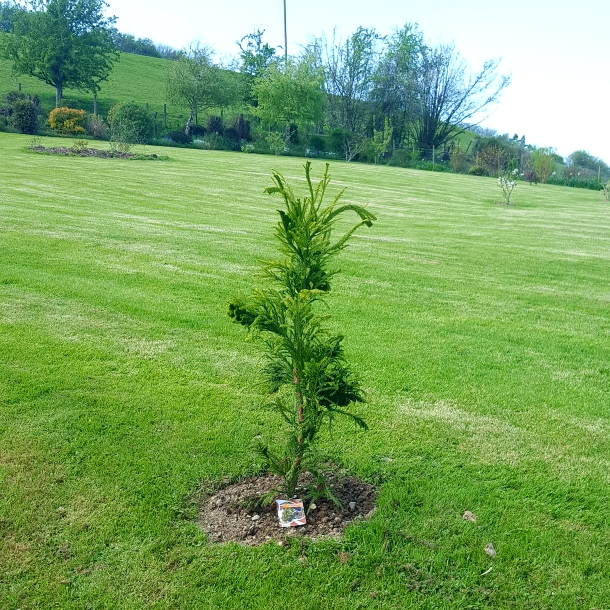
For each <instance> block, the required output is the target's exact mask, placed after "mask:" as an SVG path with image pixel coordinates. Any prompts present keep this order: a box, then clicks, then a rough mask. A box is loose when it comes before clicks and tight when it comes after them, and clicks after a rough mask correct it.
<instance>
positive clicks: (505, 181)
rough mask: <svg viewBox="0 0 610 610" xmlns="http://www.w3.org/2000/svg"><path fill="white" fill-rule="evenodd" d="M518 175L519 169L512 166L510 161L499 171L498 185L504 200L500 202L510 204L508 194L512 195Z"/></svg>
mask: <svg viewBox="0 0 610 610" xmlns="http://www.w3.org/2000/svg"><path fill="white" fill-rule="evenodd" d="M518 175H519V170H518V169H517V168H516V167H514V163H510V164H509V166H508V168H507V169H506V170H505V171H503V172H500V175H499V176H498V186H499V187H500V189H502V195H503V196H504V201H503V202H500V203H505V204H506V205H510V196H511V195H512V192H513V189H514V188H515V186H517V182H516V180H517V176H518Z"/></svg>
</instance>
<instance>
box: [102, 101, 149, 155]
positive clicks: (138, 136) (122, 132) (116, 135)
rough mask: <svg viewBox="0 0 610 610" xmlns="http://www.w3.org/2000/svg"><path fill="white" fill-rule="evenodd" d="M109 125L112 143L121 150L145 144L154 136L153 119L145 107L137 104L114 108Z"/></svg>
mask: <svg viewBox="0 0 610 610" xmlns="http://www.w3.org/2000/svg"><path fill="white" fill-rule="evenodd" d="M108 123H109V125H110V141H111V142H112V143H113V144H114V145H115V146H117V147H118V148H119V149H121V148H122V149H125V148H127V149H128V148H130V147H131V146H133V145H134V144H144V143H145V142H147V141H148V140H149V139H150V138H151V137H152V134H153V121H152V117H151V116H150V114H149V113H148V112H147V111H146V109H145V108H144V107H142V106H139V105H138V104H136V103H135V102H129V103H127V104H117V105H116V106H113V107H112V108H111V109H110V112H109V113H108ZM122 152H127V150H123V151H122Z"/></svg>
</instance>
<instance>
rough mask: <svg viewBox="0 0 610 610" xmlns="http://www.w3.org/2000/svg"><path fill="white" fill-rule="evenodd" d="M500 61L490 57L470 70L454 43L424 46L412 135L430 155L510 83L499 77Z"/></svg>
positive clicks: (503, 77) (464, 127) (465, 125)
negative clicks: (481, 65) (476, 67)
mask: <svg viewBox="0 0 610 610" xmlns="http://www.w3.org/2000/svg"><path fill="white" fill-rule="evenodd" d="M499 63H500V62H499V61H495V60H488V61H486V62H485V63H484V64H483V67H482V68H481V69H480V70H479V71H478V72H476V73H474V74H471V73H470V72H469V71H468V70H467V64H466V62H465V61H464V60H463V59H462V58H460V55H459V53H458V52H457V51H456V50H455V47H454V46H453V45H441V46H438V47H436V48H429V47H427V48H426V49H424V52H423V55H422V60H421V66H420V69H419V73H418V82H417V105H418V109H417V113H418V119H417V121H416V122H415V123H414V127H413V137H414V139H415V142H416V144H417V146H418V147H419V149H420V151H421V152H422V153H423V154H424V155H426V156H429V155H431V154H432V148H433V147H436V148H440V147H441V146H443V144H445V143H447V142H449V141H450V140H452V139H453V138H455V136H457V135H458V134H460V133H461V132H463V131H464V130H465V129H466V127H467V122H468V121H470V120H472V119H473V118H474V117H476V116H477V115H480V113H481V112H483V111H484V110H485V109H486V108H487V107H488V106H489V105H490V104H492V103H493V102H495V101H496V100H497V99H498V98H499V96H500V94H501V93H502V91H503V90H504V89H505V88H506V87H507V86H508V85H509V83H510V77H509V76H499V75H498V74H497V69H498V67H499Z"/></svg>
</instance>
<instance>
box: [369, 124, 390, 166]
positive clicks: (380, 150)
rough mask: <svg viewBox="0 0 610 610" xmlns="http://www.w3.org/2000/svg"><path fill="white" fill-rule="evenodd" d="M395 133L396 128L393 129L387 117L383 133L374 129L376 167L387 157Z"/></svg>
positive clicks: (373, 142)
mask: <svg viewBox="0 0 610 610" xmlns="http://www.w3.org/2000/svg"><path fill="white" fill-rule="evenodd" d="M393 133H394V128H393V127H392V123H391V122H390V120H389V119H388V117H385V119H384V121H383V129H382V130H381V131H377V129H373V139H372V144H373V150H374V151H375V165H377V163H378V162H379V159H380V157H382V156H383V155H385V153H387V152H388V150H389V148H390V144H391V143H392V135H393Z"/></svg>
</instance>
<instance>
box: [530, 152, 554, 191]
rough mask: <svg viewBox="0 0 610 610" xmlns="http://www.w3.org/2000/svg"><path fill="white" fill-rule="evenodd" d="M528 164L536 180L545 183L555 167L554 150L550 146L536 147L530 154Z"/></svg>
mask: <svg viewBox="0 0 610 610" xmlns="http://www.w3.org/2000/svg"><path fill="white" fill-rule="evenodd" d="M530 164H531V167H532V169H533V170H534V171H535V172H536V176H537V177H538V180H540V182H542V184H545V183H546V182H547V180H548V179H549V176H550V175H551V173H552V171H553V168H554V167H555V151H554V150H553V149H552V148H536V149H535V150H533V151H532V153H531V155H530Z"/></svg>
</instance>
